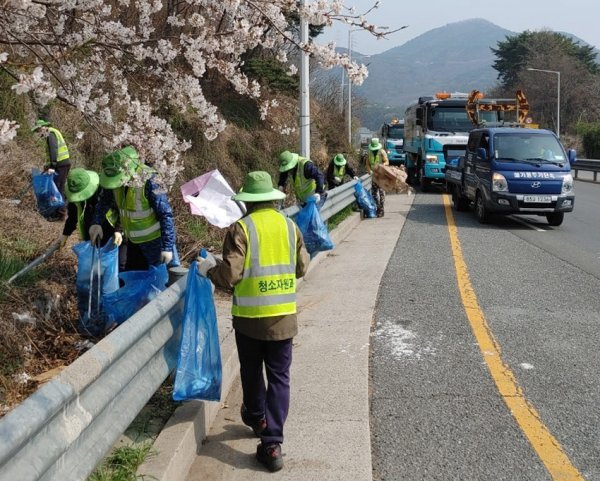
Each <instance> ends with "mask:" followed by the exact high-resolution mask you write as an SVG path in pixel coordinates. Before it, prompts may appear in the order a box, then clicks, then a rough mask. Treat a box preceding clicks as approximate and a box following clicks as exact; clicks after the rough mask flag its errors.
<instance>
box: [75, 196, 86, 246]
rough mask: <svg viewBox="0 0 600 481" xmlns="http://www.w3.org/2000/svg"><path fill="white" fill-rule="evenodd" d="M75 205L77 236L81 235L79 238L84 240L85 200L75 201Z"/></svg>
mask: <svg viewBox="0 0 600 481" xmlns="http://www.w3.org/2000/svg"><path fill="white" fill-rule="evenodd" d="M75 207H77V230H79V237H81V240H85V239H87V238H88V233H87V232H86V229H85V222H84V211H85V202H75Z"/></svg>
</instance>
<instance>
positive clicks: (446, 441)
mask: <svg viewBox="0 0 600 481" xmlns="http://www.w3.org/2000/svg"><path fill="white" fill-rule="evenodd" d="M598 199H600V185H599V184H592V183H584V182H576V203H575V211H574V212H572V213H570V214H566V215H565V221H564V223H563V225H562V226H560V227H550V226H548V225H547V223H546V220H545V218H543V217H516V216H515V217H507V218H501V219H498V220H497V221H496V222H495V223H493V224H490V225H481V224H479V223H478V222H477V220H476V218H475V216H474V214H473V213H472V212H460V213H458V212H455V211H452V210H451V209H450V208H449V204H448V200H449V199H448V198H447V196H445V195H444V194H443V193H442V192H441V191H439V192H433V193H430V194H421V193H419V194H417V196H416V198H415V200H414V203H413V206H412V208H411V211H410V213H409V215H408V219H407V221H406V223H405V225H404V228H403V230H402V233H401V235H400V238H399V240H398V243H397V245H396V247H395V250H394V253H393V254H392V257H391V259H390V263H389V265H388V267H387V270H386V272H385V274H384V277H383V279H382V283H381V287H380V292H379V299H378V304H377V309H376V316H375V320H374V325H373V328H372V342H371V379H370V382H371V392H372V397H371V436H372V453H373V469H374V473H373V475H374V479H376V480H387V481H392V480H394V481H396V480H420V479H423V480H437V479H439V480H449V479H457V480H458V479H459V480H484V479H485V480H490V479H493V480H549V479H588V480H592V479H600V429H599V428H598V426H599V424H600V423H599V417H600V382H599V376H598V373H599V372H600V355H599V347H598V346H599V337H600V335H599V334H598V332H599V329H598V325H599V323H600V296H599V295H598V293H599V292H600V222H599V220H600V219H599V217H600V210H599V209H598V204H599V202H600V201H599V200H598ZM445 204H448V205H445Z"/></svg>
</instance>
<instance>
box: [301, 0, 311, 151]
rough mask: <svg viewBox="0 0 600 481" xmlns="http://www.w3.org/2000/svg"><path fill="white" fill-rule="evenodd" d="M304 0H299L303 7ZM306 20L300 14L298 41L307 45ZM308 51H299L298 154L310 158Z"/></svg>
mask: <svg viewBox="0 0 600 481" xmlns="http://www.w3.org/2000/svg"><path fill="white" fill-rule="evenodd" d="M305 5H306V0H300V6H301V7H304V6H305ZM308 41H309V38H308V21H307V20H306V19H305V18H304V17H303V16H302V15H300V43H301V44H302V45H308ZM308 60H309V58H308V53H307V52H306V51H304V50H302V51H301V52H300V155H301V156H302V157H304V158H305V159H309V158H310V92H309V63H308Z"/></svg>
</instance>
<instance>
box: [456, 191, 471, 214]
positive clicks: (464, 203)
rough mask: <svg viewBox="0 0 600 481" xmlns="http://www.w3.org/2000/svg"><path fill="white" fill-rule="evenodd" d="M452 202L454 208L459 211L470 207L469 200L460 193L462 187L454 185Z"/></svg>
mask: <svg viewBox="0 0 600 481" xmlns="http://www.w3.org/2000/svg"><path fill="white" fill-rule="evenodd" d="M452 204H453V205H454V209H455V210H457V211H459V212H460V211H463V210H467V208H468V207H469V202H468V200H467V199H466V198H465V197H463V196H462V195H460V189H459V188H458V187H457V186H454V188H453V189H452Z"/></svg>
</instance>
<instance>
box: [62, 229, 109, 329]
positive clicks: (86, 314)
mask: <svg viewBox="0 0 600 481" xmlns="http://www.w3.org/2000/svg"><path fill="white" fill-rule="evenodd" d="M73 252H75V254H76V255H77V280H76V287H77V307H78V309H79V325H78V328H79V331H80V332H81V333H82V334H88V335H91V336H94V337H100V336H102V335H103V334H104V332H105V325H106V315H105V313H104V309H103V304H102V299H103V297H104V296H106V294H108V293H110V292H114V291H116V290H117V289H118V288H119V248H118V247H117V246H116V245H115V244H114V243H113V241H112V240H110V241H109V242H107V243H106V244H105V245H104V246H103V247H94V246H93V245H92V243H91V242H90V241H85V242H80V243H79V244H75V245H74V246H73ZM98 294H100V295H98Z"/></svg>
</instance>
